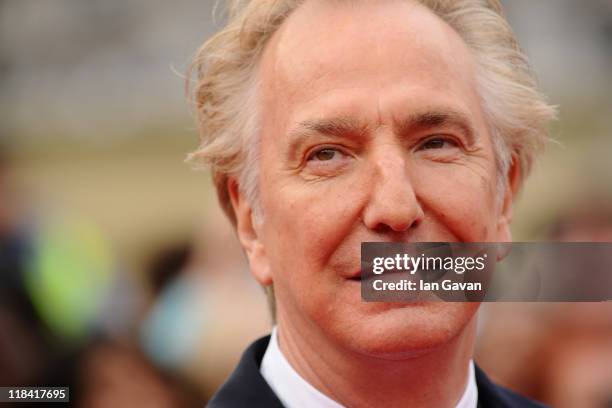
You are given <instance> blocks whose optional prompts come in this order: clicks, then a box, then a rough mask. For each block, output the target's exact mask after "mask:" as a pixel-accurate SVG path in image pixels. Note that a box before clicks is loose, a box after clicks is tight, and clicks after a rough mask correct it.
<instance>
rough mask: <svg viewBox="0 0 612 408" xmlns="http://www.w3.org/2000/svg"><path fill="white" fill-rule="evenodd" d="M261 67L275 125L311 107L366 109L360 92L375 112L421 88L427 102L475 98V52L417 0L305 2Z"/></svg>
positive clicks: (267, 111)
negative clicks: (371, 104) (357, 93)
mask: <svg viewBox="0 0 612 408" xmlns="http://www.w3.org/2000/svg"><path fill="white" fill-rule="evenodd" d="M261 68H262V69H261V75H262V90H263V92H262V93H263V97H264V101H263V102H264V121H265V119H266V116H267V118H268V119H270V120H272V121H273V122H274V123H275V125H277V126H278V125H280V124H282V123H284V122H287V121H290V120H291V119H296V118H293V117H292V114H294V113H296V112H295V111H296V110H300V109H301V110H304V109H306V107H308V106H310V107H313V106H315V110H317V109H319V110H320V109H321V108H322V107H325V108H326V109H328V108H329V109H335V108H336V107H338V105H339V104H340V103H342V104H344V105H346V106H343V109H344V108H347V107H350V105H351V104H353V105H355V104H362V102H363V98H362V100H361V101H357V99H358V98H352V97H351V95H354V92H359V91H362V92H361V93H362V94H364V93H367V94H368V95H369V96H370V98H369V99H370V101H371V102H372V103H373V104H377V106H378V109H381V106H382V105H384V106H390V105H393V104H392V103H386V102H388V101H390V100H392V99H396V100H397V97H401V96H402V94H403V95H404V96H405V97H406V96H407V97H410V94H411V93H412V94H418V93H419V91H420V94H421V97H422V96H423V94H424V93H426V94H427V97H428V99H429V100H428V101H420V102H422V103H436V102H439V103H441V104H444V103H446V102H448V101H449V100H451V99H453V97H454V99H455V102H460V100H461V99H465V96H466V95H468V96H471V97H474V98H475V86H474V83H475V82H474V64H473V57H472V55H471V53H470V50H469V49H468V48H467V46H466V45H465V43H464V42H463V40H462V39H461V38H460V37H459V35H458V34H457V33H456V32H455V31H454V30H453V29H452V28H451V27H450V26H449V25H447V24H446V23H445V22H444V21H443V20H441V19H440V18H439V17H438V16H436V15H435V14H433V12H431V11H430V10H429V9H427V8H425V7H424V6H422V5H420V4H418V3H416V2H414V1H406V0H404V1H402V0H389V1H355V2H352V1H329V0H310V1H306V2H305V3H304V4H303V5H302V6H300V7H299V8H298V9H297V10H296V11H294V12H293V13H292V15H291V16H289V18H288V19H287V20H286V21H285V22H284V23H283V25H282V26H281V28H280V29H279V30H278V31H277V32H276V33H275V34H274V36H273V37H272V39H271V41H270V43H269V44H268V45H267V47H266V50H265V51H264V54H263V56H262V60H261ZM377 99H378V100H377ZM311 114H320V112H311ZM302 119H304V118H302Z"/></svg>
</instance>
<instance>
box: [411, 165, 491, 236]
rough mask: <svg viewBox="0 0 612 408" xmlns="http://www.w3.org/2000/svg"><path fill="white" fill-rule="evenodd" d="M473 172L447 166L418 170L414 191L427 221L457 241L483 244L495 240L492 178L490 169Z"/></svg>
mask: <svg viewBox="0 0 612 408" xmlns="http://www.w3.org/2000/svg"><path fill="white" fill-rule="evenodd" d="M482 170H483V171H476V170H474V169H471V168H469V167H455V166H449V167H447V168H443V169H438V171H433V170H432V169H426V168H423V169H421V172H420V173H421V174H419V176H418V177H417V178H416V179H417V180H419V181H418V182H417V185H416V186H415V189H416V190H417V194H418V195H419V199H420V201H421V203H422V205H423V206H424V207H425V208H424V211H425V214H426V219H429V221H430V222H432V223H435V224H438V225H440V227H441V228H443V229H445V230H447V231H448V232H450V234H451V235H452V236H453V237H454V238H455V239H457V240H459V241H464V242H470V241H471V242H482V241H490V240H491V239H493V237H494V232H495V225H496V214H497V211H496V190H495V177H494V176H491V174H494V173H493V172H492V170H491V169H487V170H485V169H484V168H483V169H482Z"/></svg>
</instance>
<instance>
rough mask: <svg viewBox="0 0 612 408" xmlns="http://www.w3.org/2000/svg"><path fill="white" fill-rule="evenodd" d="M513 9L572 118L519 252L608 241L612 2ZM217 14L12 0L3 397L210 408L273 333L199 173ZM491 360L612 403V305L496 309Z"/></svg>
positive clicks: (518, 382) (2, 0) (485, 359)
mask: <svg viewBox="0 0 612 408" xmlns="http://www.w3.org/2000/svg"><path fill="white" fill-rule="evenodd" d="M503 3H504V5H505V7H506V10H507V14H508V17H509V20H510V22H511V24H512V26H513V27H514V29H515V31H516V34H517V36H518V37H519V41H520V43H521V45H522V46H523V48H524V49H525V51H526V52H527V53H528V54H529V55H530V57H531V60H532V64H533V66H534V68H535V71H536V72H537V73H538V76H539V79H540V82H541V84H542V88H543V89H544V91H545V93H546V94H548V95H549V96H550V100H551V101H552V102H553V103H554V104H558V105H559V106H560V120H559V121H558V123H556V124H555V125H554V127H553V135H554V138H555V140H556V141H557V142H556V143H552V144H550V146H549V148H548V150H547V152H546V154H545V155H544V156H543V158H542V160H541V161H540V162H539V163H538V165H537V167H536V169H535V171H534V173H533V175H532V176H531V178H530V179H529V181H528V182H527V185H526V186H525V188H524V190H523V192H522V194H521V196H520V197H519V199H518V201H517V208H516V210H515V216H514V219H515V221H514V236H515V240H517V241H530V240H564V241H612V2H611V1H610V0H587V1H578V0H540V1H538V2H533V1H528V0H512V1H510V0H506V1H503ZM213 7H214V2H213V1H209V0H175V1H172V2H150V1H145V0H122V1H119V0H105V1H102V0H99V1H97V0H90V1H82V0H0V386H6V385H40V386H42V385H58V386H60V385H61V386H70V387H71V400H72V401H73V403H72V405H74V406H82V407H110V406H112V407H128V406H129V407H131V406H141V405H142V406H145V405H147V406H150V407H195V406H203V404H204V402H205V401H206V400H207V399H208V398H209V396H210V395H211V394H212V393H213V392H214V390H215V389H216V388H217V387H218V386H219V385H220V384H221V383H222V381H223V380H224V379H225V378H226V376H227V375H228V373H229V372H230V371H231V369H232V368H233V366H234V365H235V364H236V362H237V361H238V359H239V357H240V354H241V352H242V350H243V349H244V348H245V347H246V346H247V345H248V344H249V343H250V342H251V341H252V340H254V339H255V338H257V337H259V336H260V335H263V334H265V333H267V332H268V331H269V329H270V319H269V317H268V313H267V308H266V302H265V298H264V295H263V292H262V290H261V289H260V288H259V287H258V286H257V285H256V284H255V282H254V281H253V280H252V279H251V278H250V276H249V274H248V269H247V266H246V263H245V260H244V257H243V255H242V253H241V251H240V248H239V246H238V243H237V241H236V239H235V237H234V233H233V231H232V229H231V227H230V225H229V222H228V221H226V220H225V219H224V217H223V216H222V214H221V211H220V210H219V209H218V207H217V204H216V197H215V195H214V191H213V189H212V185H211V182H210V175H209V174H208V173H207V172H205V171H195V170H192V169H191V168H190V167H189V166H188V165H187V164H185V163H184V159H185V156H186V154H187V153H188V152H190V151H192V150H193V149H195V148H196V146H197V144H198V142H197V132H196V129H195V125H194V120H193V116H192V114H191V112H190V108H189V105H188V103H187V102H186V99H185V96H184V78H183V75H184V73H185V71H186V67H187V65H188V63H189V60H190V57H191V56H192V55H193V53H194V52H195V50H196V48H197V47H198V46H199V45H200V44H201V43H202V42H203V41H204V40H205V39H206V38H207V37H208V36H209V35H210V34H211V33H212V32H214V31H215V30H216V29H217V28H219V27H220V26H221V23H222V22H221V21H217V22H215V21H214V20H213V18H212V15H213V13H212V12H213ZM232 293H233V294H234V295H232ZM235 293H240V294H241V295H240V296H238V297H237V296H236V295H235ZM477 362H479V364H481V365H482V366H483V368H484V369H485V370H486V371H487V372H489V373H490V374H491V376H492V377H493V378H494V379H495V380H496V381H498V382H500V383H502V384H504V385H507V386H510V387H511V388H513V389H515V390H517V391H519V392H522V393H525V394H528V395H531V396H534V397H536V398H539V399H541V400H543V401H546V402H548V403H550V404H552V405H553V406H556V407H587V408H588V407H610V406H611V405H612V308H611V307H610V305H609V304H491V305H485V306H484V308H483V313H481V315H480V322H479V343H478V350H477ZM126 379H127V380H126Z"/></svg>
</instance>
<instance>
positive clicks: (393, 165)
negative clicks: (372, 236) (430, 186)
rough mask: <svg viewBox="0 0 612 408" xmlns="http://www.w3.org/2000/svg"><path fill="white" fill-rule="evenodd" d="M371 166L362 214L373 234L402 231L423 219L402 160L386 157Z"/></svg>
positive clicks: (421, 210) (395, 157) (396, 157)
mask: <svg viewBox="0 0 612 408" xmlns="http://www.w3.org/2000/svg"><path fill="white" fill-rule="evenodd" d="M381 159H382V160H379V161H378V162H376V163H375V164H374V172H373V173H372V176H373V177H372V181H371V186H372V188H371V193H370V196H369V197H368V202H367V204H366V206H365V209H364V213H363V222H364V224H365V226H366V227H367V228H369V229H371V230H374V231H376V232H405V231H407V230H409V229H411V228H415V227H416V226H418V225H419V224H420V223H421V221H422V220H423V209H422V208H421V205H420V203H419V200H418V198H417V194H416V193H415V190H414V187H413V184H412V182H411V180H410V177H409V174H408V169H407V166H406V162H405V160H404V159H403V158H402V157H399V156H393V155H387V156H386V157H384V158H381Z"/></svg>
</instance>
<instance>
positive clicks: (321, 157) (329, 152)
mask: <svg viewBox="0 0 612 408" xmlns="http://www.w3.org/2000/svg"><path fill="white" fill-rule="evenodd" d="M342 154H343V153H341V152H340V151H339V150H337V149H332V148H329V147H326V148H323V149H319V150H315V151H314V152H312V153H311V154H310V155H309V156H308V161H320V162H323V161H330V160H333V159H335V158H336V159H337V158H339V157H340V156H341V155H342Z"/></svg>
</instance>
